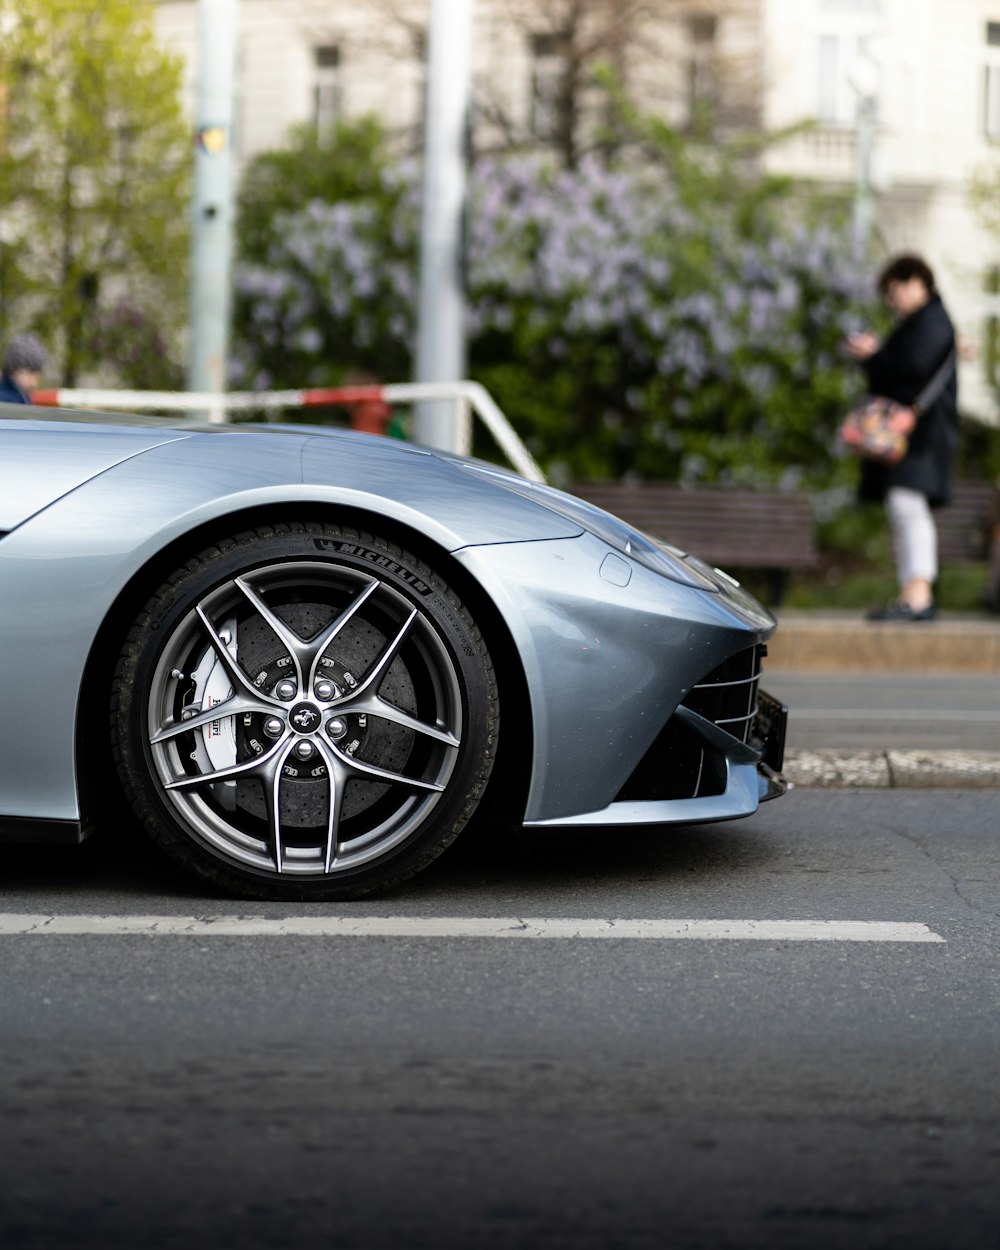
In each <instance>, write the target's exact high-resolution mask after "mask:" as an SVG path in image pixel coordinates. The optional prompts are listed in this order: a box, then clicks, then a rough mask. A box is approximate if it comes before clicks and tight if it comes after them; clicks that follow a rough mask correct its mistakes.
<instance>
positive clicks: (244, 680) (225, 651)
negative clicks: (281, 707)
mask: <svg viewBox="0 0 1000 1250" xmlns="http://www.w3.org/2000/svg"><path fill="white" fill-rule="evenodd" d="M195 612H197V614H198V619H199V620H200V621H201V623H202V625H203V626H204V627H205V632H206V633H207V634H208V638H209V641H210V642H211V644H212V650H213V651H214V652H215V654H216V655H217V656H218V657H219V660H220V661H221V663H222V667H223V668H224V669H225V670H226V673H227V674H228V676H229V679H230V681H231V682H232V683H233V686H234V687H240V686H242V688H243V689H244V690H245V691H246V693H247V694H249V695H250V696H251V697H252V698H254V699H266V698H267V696H266V695H262V694H261V692H260V691H259V690H258V689H257V687H256V686H255V685H254V684H253V682H252V681H251V680H250V678H249V677H248V676H247V675H246V673H244V671H243V670H242V669H241V668H240V666H239V664H237V662H236V660H235V659H234V658H233V655H232V652H231V651H230V650H229V648H228V646H226V644H225V643H224V642H223V641H222V638H221V636H220V634H219V631H218V630H217V629H216V628H215V626H214V625H213V624H212V622H211V621H210V620H209V618H208V616H207V614H206V612H205V610H204V608H203V607H202V606H201V604H200V603H199V604H197V605H196V607H195ZM267 702H268V704H269V705H270V706H272V707H273V706H274V705H275V704H277V703H278V700H277V699H268V700H267Z"/></svg>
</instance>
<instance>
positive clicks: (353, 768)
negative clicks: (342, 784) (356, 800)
mask: <svg viewBox="0 0 1000 1250" xmlns="http://www.w3.org/2000/svg"><path fill="white" fill-rule="evenodd" d="M333 750H334V751H336V754H337V759H338V760H341V761H342V762H343V763H344V765H345V766H346V768H347V770H348V773H349V774H350V775H351V776H355V777H365V778H366V779H368V780H375V781H388V782H391V783H392V784H393V785H396V786H408V787H409V788H410V789H411V790H428V791H430V792H431V793H432V794H440V793H441V791H442V790H443V789H444V786H443V785H439V784H438V783H437V782H436V781H418V780H417V778H416V777H407V775H406V774H405V773H393V772H390V771H389V770H388V769H386V768H379V767H378V765H377V764H367V763H365V761H364V760H359V759H356V758H355V757H354V756H353V755H344V754H342V752H341V751H339V750H338V749H337V747H334V748H333Z"/></svg>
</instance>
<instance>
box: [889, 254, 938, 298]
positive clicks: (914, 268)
mask: <svg viewBox="0 0 1000 1250" xmlns="http://www.w3.org/2000/svg"><path fill="white" fill-rule="evenodd" d="M911 278H919V279H920V281H921V282H922V283H923V284H924V286H925V287H926V288H927V290H928V291H929V292H930V294H931V295H936V294H937V286H936V285H935V283H934V271H933V270H932V269H931V267H930V265H928V263H927V261H925V260H924V258H923V257H922V256H918V255H917V254H916V252H903V253H902V255H900V256H894V257H893V259H892V260H890V261H889V263H888V264H887V265H886V266H885V268H884V269H883V270H882V272H881V273H880V274H879V276H878V289H879V294H880V295H884V294H885V293H886V291H888V289H889V283H890V282H909V280H910V279H911Z"/></svg>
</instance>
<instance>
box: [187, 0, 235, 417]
mask: <svg viewBox="0 0 1000 1250" xmlns="http://www.w3.org/2000/svg"><path fill="white" fill-rule="evenodd" d="M238 19H239V0H198V96H197V113H196V118H195V176H194V205H193V211H194V220H193V222H192V244H191V311H190V319H191V320H190V334H191V341H190V344H189V347H188V387H189V389H190V390H192V391H213V392H220V391H224V390H225V389H226V367H227V361H228V354H229V314H230V283H231V273H232V251H233V199H234V197H233V178H234V153H233V99H234V94H235V85H236V39H237V30H238ZM209 416H210V418H211V419H212V420H224V419H225V414H224V412H222V411H221V410H220V411H215V410H212V411H211V412H210V413H209Z"/></svg>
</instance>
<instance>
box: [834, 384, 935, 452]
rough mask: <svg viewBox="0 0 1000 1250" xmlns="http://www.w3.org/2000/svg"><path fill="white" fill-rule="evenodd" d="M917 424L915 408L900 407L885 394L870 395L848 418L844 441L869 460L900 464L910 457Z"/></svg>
mask: <svg viewBox="0 0 1000 1250" xmlns="http://www.w3.org/2000/svg"><path fill="white" fill-rule="evenodd" d="M916 424H917V410H916V407H915V405H910V404H899V403H897V402H896V401H895V400H894V399H886V397H885V396H884V395H867V396H866V397H865V398H864V399H863V400H862V402H861V403H860V404H858V406H857V407H856V408H852V409H851V411H850V412H849V413H848V414H847V416H846V417H845V418H844V423H843V425H841V427H840V441H841V442H842V443H843V444H844V445H845V446H846V447H849V448H850V450H851V451H853V452H854V453H855V454H856V455H858V456H863V457H864V458H865V459H866V460H878V461H880V462H881V463H882V464H898V463H899V461H900V460H902V458H903V457H904V456H905V455H906V450H907V448H908V447H909V445H910V435H911V434H912V433H913V431H914V429H915V427H916Z"/></svg>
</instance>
